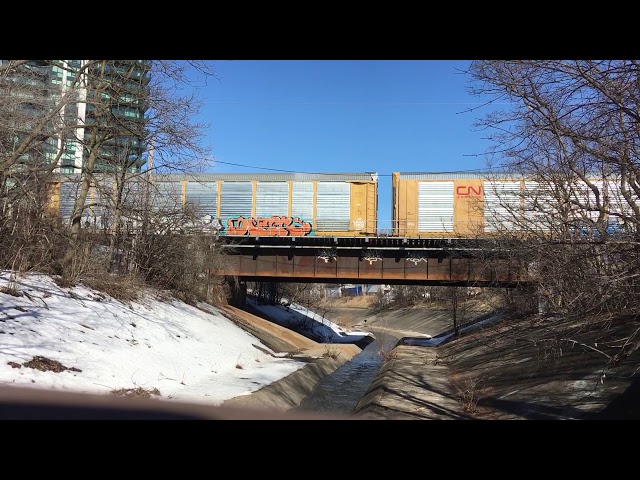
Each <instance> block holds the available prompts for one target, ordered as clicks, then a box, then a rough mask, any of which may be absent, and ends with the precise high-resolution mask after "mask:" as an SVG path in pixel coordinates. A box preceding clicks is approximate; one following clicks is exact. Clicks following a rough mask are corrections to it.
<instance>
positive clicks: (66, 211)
mask: <svg viewBox="0 0 640 480" xmlns="http://www.w3.org/2000/svg"><path fill="white" fill-rule="evenodd" d="M79 191H80V183H79V182H63V183H62V184H60V209H59V214H60V218H61V219H62V221H63V222H64V223H68V222H69V221H70V217H71V213H72V212H73V206H74V205H75V203H76V198H77V197H78V193H79Z"/></svg>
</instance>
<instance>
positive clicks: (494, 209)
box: [483, 181, 522, 232]
mask: <svg viewBox="0 0 640 480" xmlns="http://www.w3.org/2000/svg"><path fill="white" fill-rule="evenodd" d="M520 186H521V182H519V181H518V182H484V184H483V190H484V230H485V232H496V231H500V230H502V229H507V230H511V229H512V228H515V226H516V225H515V219H516V218H514V214H515V215H516V216H517V215H519V212H520V200H521V199H522V195H521V192H520Z"/></svg>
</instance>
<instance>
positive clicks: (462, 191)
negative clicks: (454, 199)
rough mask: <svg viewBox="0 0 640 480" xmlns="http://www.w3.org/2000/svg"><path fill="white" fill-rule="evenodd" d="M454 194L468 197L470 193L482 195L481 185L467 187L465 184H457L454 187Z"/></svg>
mask: <svg viewBox="0 0 640 480" xmlns="http://www.w3.org/2000/svg"><path fill="white" fill-rule="evenodd" d="M456 195H458V196H459V197H468V196H470V195H475V196H477V197H479V196H480V195H482V187H480V186H478V187H468V186H466V185H459V186H458V187H456Z"/></svg>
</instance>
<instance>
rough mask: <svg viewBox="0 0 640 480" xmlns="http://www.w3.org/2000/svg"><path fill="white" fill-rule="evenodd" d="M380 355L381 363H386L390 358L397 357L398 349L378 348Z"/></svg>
mask: <svg viewBox="0 0 640 480" xmlns="http://www.w3.org/2000/svg"><path fill="white" fill-rule="evenodd" d="M380 355H381V356H382V363H387V362H389V361H391V360H395V359H396V358H398V351H397V350H396V349H391V350H384V349H382V350H380Z"/></svg>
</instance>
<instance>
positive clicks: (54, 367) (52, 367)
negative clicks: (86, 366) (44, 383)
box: [12, 356, 82, 373]
mask: <svg viewBox="0 0 640 480" xmlns="http://www.w3.org/2000/svg"><path fill="white" fill-rule="evenodd" d="M12 366H13V365H12ZM22 366H24V367H27V368H34V369H36V370H40V371H41V372H54V373H60V372H64V371H65V370H68V371H70V372H82V370H80V369H79V368H75V367H65V366H64V365H63V364H62V363H60V362H59V361H57V360H51V359H50V358H47V357H41V356H35V357H33V358H32V359H31V360H29V361H28V362H24V363H23V364H22ZM14 368H15V367H14Z"/></svg>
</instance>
